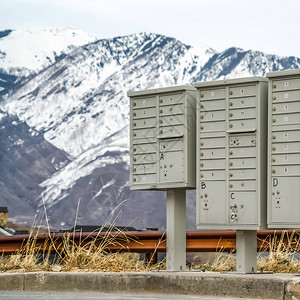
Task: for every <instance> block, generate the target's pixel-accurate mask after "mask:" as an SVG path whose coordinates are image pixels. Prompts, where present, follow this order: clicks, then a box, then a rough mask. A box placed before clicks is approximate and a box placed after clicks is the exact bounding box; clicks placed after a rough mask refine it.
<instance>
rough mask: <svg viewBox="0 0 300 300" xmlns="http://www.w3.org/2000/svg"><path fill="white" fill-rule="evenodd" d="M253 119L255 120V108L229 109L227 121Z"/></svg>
mask: <svg viewBox="0 0 300 300" xmlns="http://www.w3.org/2000/svg"><path fill="white" fill-rule="evenodd" d="M253 118H256V109H255V108H245V109H231V110H230V113H229V120H242V119H253Z"/></svg>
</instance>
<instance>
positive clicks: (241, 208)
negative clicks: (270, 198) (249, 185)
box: [229, 191, 258, 225]
mask: <svg viewBox="0 0 300 300" xmlns="http://www.w3.org/2000/svg"><path fill="white" fill-rule="evenodd" d="M256 197H257V196H256V192H232V191H231V192H229V198H230V224H243V225H254V224H257V215H258V213H257V202H256Z"/></svg>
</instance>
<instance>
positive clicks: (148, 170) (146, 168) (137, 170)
mask: <svg viewBox="0 0 300 300" xmlns="http://www.w3.org/2000/svg"><path fill="white" fill-rule="evenodd" d="M155 172H156V164H155V163H154V164H144V165H133V168H132V173H133V174H134V175H135V174H154V173H155Z"/></svg>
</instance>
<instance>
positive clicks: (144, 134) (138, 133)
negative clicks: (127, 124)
mask: <svg viewBox="0 0 300 300" xmlns="http://www.w3.org/2000/svg"><path fill="white" fill-rule="evenodd" d="M156 134H157V129H156V128H155V127H154V128H144V129H133V139H145V138H154V137H155V136H156Z"/></svg>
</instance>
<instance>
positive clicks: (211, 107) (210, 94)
mask: <svg viewBox="0 0 300 300" xmlns="http://www.w3.org/2000/svg"><path fill="white" fill-rule="evenodd" d="M195 87H196V88H197V90H198V93H197V122H196V124H197V125H196V126H197V127H196V128H197V129H196V131H197V143H196V147H197V156H196V166H197V176H196V178H197V184H196V186H197V227H198V229H241V230H258V229H261V228H265V227H266V218H267V217H266V215H267V213H266V194H267V188H266V182H267V180H266V174H267V100H268V98H267V92H268V84H267V79H265V78H262V77H251V78H240V79H231V80H220V81H214V82H199V83H196V84H195Z"/></svg>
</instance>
